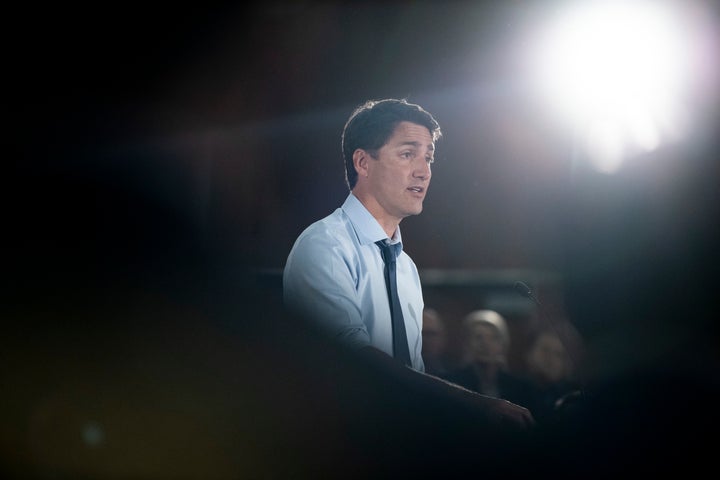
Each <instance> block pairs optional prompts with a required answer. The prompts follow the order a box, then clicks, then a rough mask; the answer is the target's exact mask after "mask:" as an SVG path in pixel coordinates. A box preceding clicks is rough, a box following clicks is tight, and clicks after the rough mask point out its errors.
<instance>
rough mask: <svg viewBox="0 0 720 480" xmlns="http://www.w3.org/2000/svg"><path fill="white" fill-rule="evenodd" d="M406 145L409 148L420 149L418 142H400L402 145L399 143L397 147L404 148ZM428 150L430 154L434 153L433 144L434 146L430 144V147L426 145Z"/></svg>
mask: <svg viewBox="0 0 720 480" xmlns="http://www.w3.org/2000/svg"><path fill="white" fill-rule="evenodd" d="M406 145H409V146H411V147H415V148H420V147H422V143H420V142H413V141H408V142H402V143H401V144H400V145H398V146H399V147H404V146H406ZM428 150H430V151H431V152H434V151H435V144H434V143H431V144H430V145H428Z"/></svg>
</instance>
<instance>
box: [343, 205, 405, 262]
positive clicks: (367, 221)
mask: <svg viewBox="0 0 720 480" xmlns="http://www.w3.org/2000/svg"><path fill="white" fill-rule="evenodd" d="M341 208H342V209H343V211H344V212H345V214H346V215H347V216H348V218H349V219H350V221H351V222H352V224H353V227H355V233H356V234H357V236H358V240H359V241H360V243H361V244H370V243H375V242H377V241H378V240H386V239H387V238H388V236H387V234H386V233H385V230H383V228H382V227H381V226H380V224H379V223H378V221H377V220H376V219H375V217H373V216H372V214H371V213H370V212H369V211H368V209H367V208H365V205H363V204H362V202H360V200H358V198H357V197H356V196H355V195H354V194H353V193H352V192H350V194H349V195H348V196H347V198H346V199H345V202H344V203H343V204H342V207H341ZM388 243H390V244H391V245H394V244H400V247H401V248H402V235H401V234H400V225H398V228H397V229H396V230H395V235H394V236H393V238H391V239H389V240H388Z"/></svg>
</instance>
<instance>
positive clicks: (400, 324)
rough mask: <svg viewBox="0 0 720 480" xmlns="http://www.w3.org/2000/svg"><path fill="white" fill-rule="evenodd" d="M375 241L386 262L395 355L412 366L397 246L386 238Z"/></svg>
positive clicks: (400, 360)
mask: <svg viewBox="0 0 720 480" xmlns="http://www.w3.org/2000/svg"><path fill="white" fill-rule="evenodd" d="M375 243H376V244H377V246H378V247H380V251H381V252H382V257H383V261H384V262H385V285H386V286H387V292H388V299H389V300H390V315H391V316H392V332H393V356H394V357H395V359H396V360H398V361H399V362H400V363H402V364H403V365H408V366H411V365H412V362H411V361H410V350H409V348H408V341H407V334H406V333H405V319H404V318H403V313H402V308H401V307H400V298H399V297H398V291H397V279H396V278H397V274H396V270H397V268H396V264H395V260H396V255H395V247H394V246H393V245H389V244H387V243H385V241H384V240H380V241H378V242H375Z"/></svg>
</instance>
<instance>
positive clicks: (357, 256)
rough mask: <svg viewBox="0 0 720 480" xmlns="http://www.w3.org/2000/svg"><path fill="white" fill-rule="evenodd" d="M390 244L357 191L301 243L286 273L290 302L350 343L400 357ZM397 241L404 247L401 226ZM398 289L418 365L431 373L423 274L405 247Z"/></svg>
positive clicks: (285, 287)
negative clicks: (385, 245) (385, 246)
mask: <svg viewBox="0 0 720 480" xmlns="http://www.w3.org/2000/svg"><path fill="white" fill-rule="evenodd" d="M384 239H387V234H386V233H385V231H384V230H383V229H382V227H381V226H380V224H379V223H378V222H377V220H375V218H374V217H373V216H372V215H371V214H370V212H369V211H368V210H367V209H366V208H365V206H364V205H363V204H362V203H360V200H358V199H357V197H355V195H353V194H352V193H350V194H349V195H348V197H347V199H346V200H345V202H344V203H343V205H342V206H341V207H340V208H338V209H337V210H335V211H334V212H333V213H331V214H330V215H328V216H327V217H325V218H323V219H321V220H318V221H316V222H315V223H313V224H311V225H310V226H308V227H307V228H306V229H305V230H304V231H303V232H302V233H301V234H300V236H299V237H298V238H297V240H296V241H295V244H294V245H293V247H292V250H291V251H290V254H289V255H288V258H287V262H286V264H285V269H284V271H283V298H284V301H285V305H286V306H287V307H288V308H290V309H291V310H292V311H295V312H297V313H299V314H301V315H303V316H305V317H307V318H309V319H311V320H313V321H317V322H319V325H320V326H321V327H322V328H323V329H325V330H326V331H327V332H328V333H330V335H331V336H332V337H334V338H337V339H338V340H340V341H342V342H345V343H346V344H348V345H351V346H354V347H362V346H367V345H371V346H373V347H375V348H377V349H379V350H382V351H383V352H385V353H387V354H389V355H392V354H393V342H392V320H391V318H390V303H389V301H388V294H387V289H386V286H385V273H384V268H385V265H384V263H383V259H382V254H381V252H380V248H379V247H378V246H377V245H375V242H376V241H378V240H384ZM389 241H390V243H400V245H401V247H402V237H401V235H400V228H399V227H398V229H397V231H396V233H395V237H394V238H393V239H390V240H389ZM397 285H398V296H399V297H400V303H401V305H402V311H403V316H404V318H405V330H406V331H407V338H408V347H409V349H410V357H411V361H412V367H413V368H414V369H415V370H418V371H421V372H424V371H425V365H424V363H423V360H422V312H423V307H424V301H423V295H422V288H421V286H420V276H419V275H418V271H417V267H416V266H415V263H414V262H413V261H412V259H411V258H410V256H408V254H407V253H405V252H404V251H402V250H401V251H400V254H399V255H398V258H397Z"/></svg>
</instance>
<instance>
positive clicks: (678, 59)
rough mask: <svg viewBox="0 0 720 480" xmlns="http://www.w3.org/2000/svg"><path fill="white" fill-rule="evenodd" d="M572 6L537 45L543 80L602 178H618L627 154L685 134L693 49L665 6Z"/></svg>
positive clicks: (616, 1)
mask: <svg viewBox="0 0 720 480" xmlns="http://www.w3.org/2000/svg"><path fill="white" fill-rule="evenodd" d="M569 6H570V7H571V8H568V9H567V10H565V11H564V12H562V13H561V14H560V15H559V16H558V17H556V18H555V19H554V21H553V22H552V24H551V25H550V28H549V29H548V30H547V32H546V33H545V34H544V35H543V36H542V37H541V39H540V41H539V42H538V47H539V55H538V56H537V59H536V60H537V65H538V66H539V68H538V69H537V78H538V80H539V81H540V86H541V88H542V92H543V94H544V95H545V96H546V99H547V101H549V102H550V105H551V106H552V107H553V108H554V109H556V111H558V112H559V114H560V115H561V119H562V120H563V121H565V122H568V123H569V124H570V125H572V127H573V128H574V130H575V132H576V133H577V134H581V135H583V136H585V138H584V140H585V141H586V144H587V146H588V148H589V149H592V151H591V152H590V153H591V154H592V155H591V156H594V157H595V159H596V160H598V161H599V162H600V163H602V164H603V165H604V167H603V168H602V170H606V171H612V170H614V169H616V168H617V167H618V166H619V162H621V159H622V157H623V156H624V155H625V154H626V153H627V152H630V151H643V150H645V151H649V150H653V149H655V148H657V147H658V146H659V145H660V143H661V141H662V139H663V137H664V136H665V135H667V136H670V135H671V134H673V135H677V132H678V130H679V129H680V128H681V127H682V125H681V121H680V117H679V116H678V117H676V115H677V114H678V112H680V113H682V110H683V106H682V94H683V89H684V88H685V81H686V75H687V74H688V65H687V61H688V58H690V55H689V53H688V45H685V44H684V41H683V35H682V31H681V29H680V28H679V27H678V25H677V22H676V16H675V15H674V12H673V11H672V10H671V9H670V8H668V6H667V5H666V4H665V5H664V3H663V2H659V1H642V0H635V1H629V0H625V1H621V0H601V1H593V2H579V3H575V4H570V5H569ZM588 135H589V136H591V137H592V138H587V136H588ZM603 162H604V163H603ZM610 165H611V167H610Z"/></svg>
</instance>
